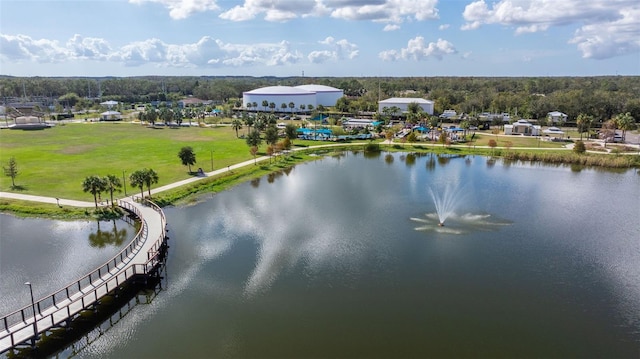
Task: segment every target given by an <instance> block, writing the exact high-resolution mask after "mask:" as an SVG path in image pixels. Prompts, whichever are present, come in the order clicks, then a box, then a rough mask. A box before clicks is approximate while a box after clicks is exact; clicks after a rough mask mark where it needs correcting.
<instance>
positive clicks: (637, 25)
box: [569, 7, 640, 59]
mask: <svg viewBox="0 0 640 359" xmlns="http://www.w3.org/2000/svg"><path fill="white" fill-rule="evenodd" d="M620 13H621V15H622V18H620V19H618V20H616V21H611V22H607V23H604V24H592V25H585V26H583V27H582V28H580V29H578V30H577V31H576V33H575V36H574V37H573V38H572V39H571V40H570V41H569V42H570V43H573V44H577V46H578V49H579V50H580V51H582V56H583V57H585V58H594V59H606V58H610V57H614V56H619V55H626V54H630V53H636V52H640V7H639V8H636V9H629V10H623V11H621V12H620Z"/></svg>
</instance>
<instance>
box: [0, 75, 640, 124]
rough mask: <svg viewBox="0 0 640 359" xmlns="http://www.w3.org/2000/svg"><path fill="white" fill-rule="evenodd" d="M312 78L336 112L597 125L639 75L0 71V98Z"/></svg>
mask: <svg viewBox="0 0 640 359" xmlns="http://www.w3.org/2000/svg"><path fill="white" fill-rule="evenodd" d="M309 83H315V84H320V85H327V86H332V87H336V88H339V89H342V90H343V91H344V93H345V97H343V98H342V99H340V100H339V101H338V103H336V110H338V111H341V112H345V113H358V112H376V111H377V110H378V105H377V102H378V100H381V99H385V98H389V97H421V98H426V99H430V100H432V101H434V102H435V104H434V108H435V112H436V113H442V112H443V111H444V110H447V109H453V110H456V111H457V112H458V113H467V114H472V115H473V114H478V113H482V112H492V113H501V112H508V113H510V114H512V115H517V116H519V117H521V118H531V119H541V118H543V117H545V116H546V115H547V113H548V112H550V111H561V112H564V113H566V114H567V115H568V116H569V118H570V119H572V120H575V119H576V118H577V116H578V115H579V114H581V113H584V114H587V115H590V116H593V117H594V119H595V121H596V122H597V123H600V122H601V121H602V122H604V121H606V120H609V119H611V118H612V117H613V116H614V115H616V114H619V113H627V112H628V113H630V115H631V116H632V117H633V118H635V119H640V97H639V96H638V93H640V77H639V76H601V77H521V78H518V77H505V78H500V77H364V78H355V77H346V78H337V77H321V78H308V77H241V76H237V77H234V76H229V77H206V76H202V77H195V76H192V77H190V76H173V77H172V76H166V77H160V76H146V77H122V78H120V77H102V78H90V77H72V78H56V77H0V96H2V97H3V98H5V99H6V98H10V97H22V96H25V95H26V96H42V97H47V98H55V99H57V100H58V101H66V102H65V104H68V105H71V106H73V105H75V103H81V104H82V105H84V106H85V107H87V106H89V105H91V104H94V103H95V102H99V101H104V100H115V101H119V102H124V103H148V102H151V101H177V100H180V99H182V98H184V97H185V96H194V97H197V98H200V99H203V100H212V101H214V102H215V103H218V104H222V103H229V104H235V103H236V102H237V101H238V99H241V98H242V93H243V92H245V91H249V90H252V89H255V88H258V87H263V86H273V85H287V86H296V85H303V84H309ZM98 96H100V98H99V99H98ZM277 105H278V104H276V106H277ZM287 106H288V105H287Z"/></svg>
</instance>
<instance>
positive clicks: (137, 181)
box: [129, 170, 145, 198]
mask: <svg viewBox="0 0 640 359" xmlns="http://www.w3.org/2000/svg"><path fill="white" fill-rule="evenodd" d="M144 179H145V173H144V170H137V171H134V172H133V173H131V175H129V183H130V184H131V187H134V188H135V187H138V188H140V198H144Z"/></svg>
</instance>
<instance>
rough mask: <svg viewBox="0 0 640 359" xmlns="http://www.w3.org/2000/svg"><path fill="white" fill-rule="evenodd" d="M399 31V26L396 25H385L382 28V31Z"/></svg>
mask: <svg viewBox="0 0 640 359" xmlns="http://www.w3.org/2000/svg"><path fill="white" fill-rule="evenodd" d="M398 29H400V25H398V24H387V25H385V26H384V29H382V31H396V30H398Z"/></svg>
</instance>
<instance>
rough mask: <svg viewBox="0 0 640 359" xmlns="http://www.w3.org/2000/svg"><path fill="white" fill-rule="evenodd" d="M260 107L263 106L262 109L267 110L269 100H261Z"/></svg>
mask: <svg viewBox="0 0 640 359" xmlns="http://www.w3.org/2000/svg"><path fill="white" fill-rule="evenodd" d="M262 107H263V108H264V111H265V112H267V107H269V101H267V100H262Z"/></svg>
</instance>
